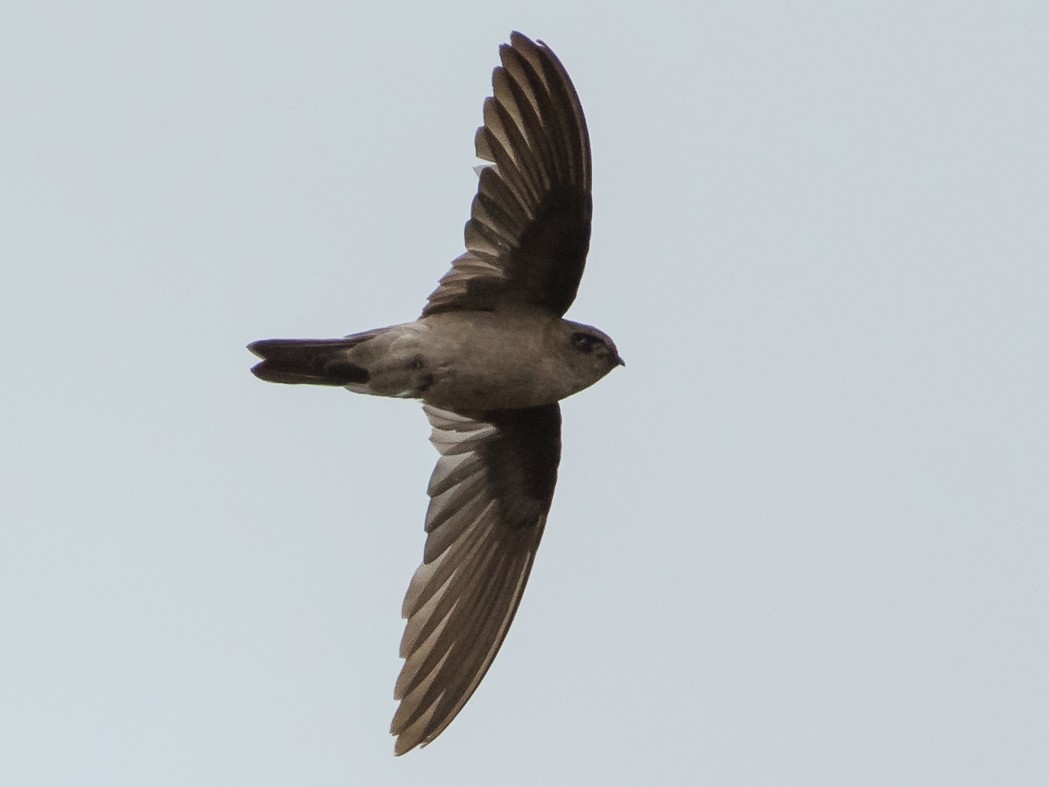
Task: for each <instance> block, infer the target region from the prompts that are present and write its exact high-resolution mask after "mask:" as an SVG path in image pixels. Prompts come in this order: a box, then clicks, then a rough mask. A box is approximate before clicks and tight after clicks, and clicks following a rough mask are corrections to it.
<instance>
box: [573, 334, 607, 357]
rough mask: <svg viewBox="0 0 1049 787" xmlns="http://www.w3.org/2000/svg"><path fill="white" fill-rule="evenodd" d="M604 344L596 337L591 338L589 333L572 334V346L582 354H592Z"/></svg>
mask: <svg viewBox="0 0 1049 787" xmlns="http://www.w3.org/2000/svg"><path fill="white" fill-rule="evenodd" d="M602 344H604V342H603V341H601V340H600V339H598V338H597V337H596V336H591V335H590V334H589V333H583V332H581V331H580V332H579V333H573V334H572V346H573V347H575V348H576V349H577V350H579V351H580V352H584V353H591V352H593V351H594V348H595V347H598V346H600V345H602Z"/></svg>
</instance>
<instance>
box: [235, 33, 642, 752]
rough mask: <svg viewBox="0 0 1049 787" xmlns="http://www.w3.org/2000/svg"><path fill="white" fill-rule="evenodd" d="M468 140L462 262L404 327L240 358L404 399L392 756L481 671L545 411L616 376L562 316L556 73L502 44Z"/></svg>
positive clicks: (563, 216)
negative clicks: (406, 431)
mask: <svg viewBox="0 0 1049 787" xmlns="http://www.w3.org/2000/svg"><path fill="white" fill-rule="evenodd" d="M499 56H500V61H501V65H499V66H497V67H496V68H495V70H494V72H493V73H492V87H493V94H492V96H490V97H489V98H487V99H486V100H485V102H484V124H483V125H482V126H481V127H480V128H479V129H478V130H477V134H476V136H475V139H474V144H475V147H476V152H477V156H478V158H480V159H483V160H484V162H486V163H485V164H484V165H483V166H481V167H479V168H478V173H479V180H478V188H477V195H476V196H475V197H474V199H473V204H472V206H471V208H470V219H469V221H467V223H466V252H465V253H464V254H462V255H461V256H459V257H457V258H456V259H455V260H453V261H452V267H451V269H450V270H449V271H448V272H447V273H446V274H445V275H444V277H443V278H442V279H441V280H440V282H439V284H438V287H437V289H436V290H434V292H433V293H432V294H431V295H430V297H429V299H428V300H427V303H426V306H425V308H423V312H422V315H421V316H420V317H419V319H418V320H416V321H415V322H409V323H403V324H400V325H393V326H390V327H386V328H377V329H375V330H371V331H365V332H363V333H356V334H353V335H351V336H347V337H345V338H342V339H301V340H300V339H266V340H262V341H257V342H254V343H253V344H251V345H249V347H248V349H250V350H251V351H252V352H253V353H255V355H257V356H258V357H260V358H261V359H262V361H261V363H258V364H257V365H256V366H255V367H254V368H252V372H253V373H254V374H255V375H256V376H257V377H259V378H260V379H262V380H267V381H270V382H277V383H307V384H311V385H329V386H339V387H342V388H347V389H349V390H350V391H354V392H356V393H365V394H372V395H375V396H397V397H403V398H409V399H421V400H422V401H423V410H424V411H425V412H426V416H427V418H428V419H429V421H430V425H431V427H432V429H433V433H432V436H431V438H430V439H431V441H432V442H433V443H434V445H435V446H436V448H437V450H438V452H439V453H440V457H439V458H438V460H437V466H436V467H435V468H434V471H433V475H432V476H431V477H430V484H429V487H428V488H427V492H428V494H429V496H430V503H429V507H428V508H427V511H426V533H427V537H426V546H425V549H424V552H423V562H422V564H421V565H420V566H419V568H418V570H417V571H416V572H415V575H414V576H413V577H412V580H411V583H410V584H409V586H408V593H407V595H406V596H405V599H404V606H403V610H402V612H403V616H404V617H405V618H406V619H407V624H406V626H405V631H404V636H403V638H402V640H401V648H400V655H401V657H402V658H403V659H404V665H403V667H402V669H401V673H400V676H399V677H398V679H397V684H396V689H395V692H394V693H395V699H397V700H399V701H400V702H399V705H398V708H397V712H396V714H395V716H394V718H393V723H392V725H391V730H390V731H391V733H392V734H394V735H395V736H397V740H396V743H395V747H394V751H395V752H396V754H403V753H405V752H407V751H409V750H411V749H413V748H415V747H416V746H425V745H426V744H428V743H430V742H431V741H433V739H434V738H436V737H437V736H438V735H440V734H441V732H442V731H443V730H444V729H445V728H446V727H447V726H448V725H449V724H450V723H451V721H452V720H453V719H454V718H455V716H456V714H458V713H459V711H460V710H462V708H463V705H465V704H466V701H467V700H468V699H469V698H470V696H471V695H472V694H473V692H474V690H475V689H476V688H477V686H478V684H479V683H480V682H481V679H482V678H483V677H484V675H485V673H486V672H487V671H488V668H489V666H491V663H492V659H494V658H495V654H496V652H497V651H498V650H499V646H500V645H501V644H502V642H503V639H504V638H505V636H506V632H507V629H508V628H509V626H510V623H511V621H512V620H513V617H514V613H515V612H516V611H517V607H518V604H519V603H520V601H521V594H522V592H523V590H524V586H525V582H526V581H527V579H528V573H529V571H530V570H531V567H532V561H533V560H534V559H535V553H536V549H537V547H538V546H539V539H540V537H541V536H542V533H543V528H544V526H545V525H546V518H547V513H548V512H549V510H550V502H551V500H552V498H553V493H554V484H555V483H556V481H557V466H558V463H559V461H560V456H561V410H560V407H559V405H558V402H559V401H560V400H561V399H564V398H565V397H567V396H571V395H572V394H574V393H577V392H578V391H581V390H583V389H584V388H587V387H589V386H591V385H593V384H594V383H596V382H597V381H598V380H600V379H601V378H602V377H604V376H605V375H606V374H608V373H609V372H610V371H611V370H612V369H614V368H615V367H616V366H620V365H623V360H622V359H621V358H620V357H619V352H618V351H617V350H616V346H615V344H614V343H613V342H612V340H611V339H610V338H609V337H608V336H606V335H605V334H604V333H602V332H601V331H599V330H597V329H596V328H593V327H591V326H589V325H583V324H581V323H577V322H572V321H570V320H565V319H563V315H564V313H565V312H566V311H567V310H568V307H569V306H570V305H571V304H572V301H573V300H574V299H575V295H576V290H577V288H578V287H579V279H580V277H581V276H582V274H583V266H584V264H585V261H586V253H587V250H588V248H589V245H590V216H591V194H590V192H591V175H590V167H591V164H590V140H589V136H588V134H587V129H586V121H585V119H584V117H583V109H582V107H581V106H580V103H579V97H578V96H577V95H576V91H575V88H574V87H573V85H572V82H571V80H570V79H569V78H568V74H567V72H566V71H565V68H564V66H563V65H561V61H560V60H558V58H557V57H556V56H555V55H554V53H553V52H552V51H551V50H550V49H549V47H547V46H546V44H544V43H543V42H542V41H532V40H530V39H529V38H527V37H525V36H523V35H521V34H520V33H516V32H515V33H512V34H511V36H510V43H509V44H503V45H502V46H501V47H500V48H499Z"/></svg>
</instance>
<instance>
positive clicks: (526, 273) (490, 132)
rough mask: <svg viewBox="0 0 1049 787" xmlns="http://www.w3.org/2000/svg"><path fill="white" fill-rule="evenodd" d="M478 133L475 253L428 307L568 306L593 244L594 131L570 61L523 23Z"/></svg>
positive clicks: (558, 310)
mask: <svg viewBox="0 0 1049 787" xmlns="http://www.w3.org/2000/svg"><path fill="white" fill-rule="evenodd" d="M499 55H500V59H501V60H502V65H501V66H498V67H496V69H495V71H494V72H493V73H492V87H493V95H492V96H491V97H489V98H487V99H485V102H484V125H483V126H481V127H480V128H479V129H477V136H476V138H475V140H474V142H475V146H476V149H477V156H478V158H482V159H484V160H485V161H489V162H491V164H489V165H486V166H484V167H482V168H480V181H479V183H478V188H477V196H476V197H474V201H473V205H472V206H471V210H470V220H469V221H468V222H467V223H466V249H467V251H466V253H465V254H463V255H462V256H460V257H458V258H456V259H455V260H454V261H453V262H452V268H451V270H450V271H448V273H446V274H445V275H444V278H442V279H441V282H440V284H439V285H438V287H437V289H436V290H434V292H433V293H432V294H431V295H430V298H429V301H428V303H427V305H426V308H425V309H424V310H423V316H426V315H429V314H436V313H438V312H445V311H461V310H491V309H493V308H495V306H497V305H499V304H501V303H507V302H514V303H527V304H531V305H533V306H538V307H540V308H544V309H549V310H550V311H551V312H553V313H554V314H556V315H557V316H561V315H563V314H564V313H565V312H566V311H567V310H568V307H569V306H570V305H571V303H572V301H573V300H574V299H575V294H576V290H577V289H578V287H579V279H580V277H581V276H582V275H583V265H584V263H585V262H586V252H587V249H588V248H589V246H590V214H591V199H590V181H591V179H590V139H589V136H588V135H587V130H586V120H585V119H584V117H583V109H582V107H581V106H580V104H579V97H578V96H577V95H576V92H575V88H574V87H573V86H572V82H571V80H570V79H569V78H568V73H567V72H566V71H565V68H564V66H563V65H561V61H560V60H558V59H557V57H556V56H555V55H554V53H553V52H551V51H550V49H549V48H547V46H546V45H545V44H544V43H543V42H542V41H540V42H538V43H536V42H533V41H531V40H530V39H528V38H526V37H525V36H523V35H521V34H520V33H513V34H512V35H511V36H510V43H509V44H508V45H507V44H503V45H502V46H501V47H500V48H499Z"/></svg>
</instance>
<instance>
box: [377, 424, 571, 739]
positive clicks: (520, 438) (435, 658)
mask: <svg viewBox="0 0 1049 787" xmlns="http://www.w3.org/2000/svg"><path fill="white" fill-rule="evenodd" d="M424 409H425V410H426V415H427V417H428V418H429V419H430V424H431V425H432V426H433V436H432V437H431V440H432V441H433V443H434V445H436V447H437V450H438V451H440V453H441V457H440V459H438V461H437V467H436V468H434V471H433V476H432V477H431V478H430V486H429V489H428V492H429V495H430V497H431V500H430V507H429V509H428V510H427V512H426V531H427V533H428V536H427V539H426V549H425V552H424V557H423V563H422V565H421V566H419V568H418V570H417V571H416V572H415V576H414V577H412V581H411V584H410V585H409V587H408V594H407V595H406V596H405V599H404V609H403V614H404V617H405V618H407V620H408V622H407V625H406V626H405V631H404V638H403V639H402V640H401V657H402V658H403V659H404V660H405V661H404V666H403V668H402V669H401V674H400V676H399V677H398V679H397V688H396V691H395V697H396V698H397V699H399V700H400V706H399V707H398V709H397V713H396V715H395V716H394V718H393V723H392V725H391V728H390V731H391V732H392V733H393V734H394V735H396V736H397V743H396V746H395V751H396V753H397V754H403V753H404V752H406V751H408V750H409V749H412V748H414V747H416V746H418V745H420V744H422V745H425V744H427V743H429V742H430V741H432V740H433V739H434V738H436V737H437V736H438V735H439V734H440V733H441V731H442V730H444V728H445V727H447V726H448V725H449V724H450V723H451V721H452V719H454V718H455V716H456V714H457V713H458V712H459V711H460V710H462V707H463V705H465V704H466V701H467V700H468V699H469V698H470V695H471V694H473V692H474V689H476V688H477V685H478V684H479V683H480V682H481V678H483V677H484V674H485V672H487V671H488V667H489V666H490V665H491V663H492V659H494V658H495V654H496V653H497V652H498V650H499V646H500V645H501V644H502V642H503V638H504V637H505V636H506V632H507V629H509V627H510V622H511V621H512V620H513V618H514V613H515V612H516V611H517V605H518V603H519V602H520V600H521V593H522V592H523V591H524V586H525V582H526V581H527V579H528V572H529V571H530V569H531V567H532V560H533V559H534V558H535V552H536V549H537V547H538V546H539V539H540V537H541V536H542V534H543V527H544V525H545V524H546V515H547V512H548V511H549V510H550V501H551V499H552V498H553V494H554V484H555V483H556V481H557V465H558V462H559V460H560V456H561V410H560V408H559V407H558V405H556V404H548V405H542V406H540V407H533V408H528V409H523V410H499V411H493V412H488V413H485V414H484V415H483V416H480V417H477V418H474V417H470V416H466V415H460V414H458V413H454V412H451V411H448V410H440V409H438V408H436V407H432V406H430V405H425V406H424Z"/></svg>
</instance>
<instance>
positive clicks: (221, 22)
mask: <svg viewBox="0 0 1049 787" xmlns="http://www.w3.org/2000/svg"><path fill="white" fill-rule="evenodd" d="M530 9H531V10H529V11H528V12H522V10H521V4H519V3H512V4H511V3H500V2H485V3H456V4H433V7H431V8H428V9H425V10H417V9H415V8H413V7H411V6H408V5H405V4H400V3H393V4H391V3H383V4H379V3H376V4H371V5H361V4H356V3H352V2H338V3H336V2H330V3H305V4H302V3H299V4H290V3H287V4H285V3H273V2H264V3H258V2H254V3H248V2H227V1H225V0H210V1H209V2H196V1H192V2H182V3H178V4H174V3H170V4H156V3H153V4H144V3H132V2H98V3H81V4H74V3H59V2H17V1H16V2H9V3H7V4H6V5H5V8H4V22H3V26H2V27H0V107H2V110H0V111H2V114H0V263H2V265H3V271H4V274H3V276H2V284H0V335H2V336H3V337H4V341H5V346H4V351H3V364H2V368H3V374H4V385H3V388H2V393H0V404H2V413H3V418H2V420H0V485H2V488H3V492H2V494H0V676H2V677H0V781H3V782H4V783H5V784H12V785H33V786H35V785H46V786H47V787H54V786H56V785H76V787H84V786H86V785H106V786H107V787H112V786H113V785H133V786H135V787H138V786H139V785H188V784H192V785H216V786H219V785H221V786H222V787H226V786H227V785H234V784H245V785H247V784H250V785H253V787H259V786H264V785H289V784H308V785H349V784H382V785H398V784H419V783H425V784H429V785H453V784H455V785H458V784H481V783H490V784H496V783H498V784H505V785H535V784H542V783H547V784H555V783H556V784H598V783H603V784H612V783H642V782H647V783H657V784H684V783H695V784H712V785H741V786H743V785H746V786H747V787H753V786H754V785H777V786H778V785H793V784H796V785H806V786H809V785H835V786H838V785H844V784H847V785H887V784H894V785H940V784H943V785H952V786H955V785H987V784H1010V785H1019V784H1031V785H1035V784H1045V783H1047V782H1049V746H1047V745H1046V744H1047V741H1049V666H1047V665H1049V659H1046V653H1047V651H1049V631H1047V620H1049V578H1047V571H1046V568H1045V563H1046V556H1047V553H1049V531H1047V523H1049V484H1047V480H1049V416H1047V407H1046V402H1047V401H1049V362H1047V355H1049V353H1047V351H1046V343H1047V342H1046V338H1047V337H1049V311H1047V304H1049V264H1047V263H1049V221H1047V215H1049V144H1047V142H1046V139H1049V137H1047V134H1046V129H1047V128H1049V91H1047V90H1046V75H1047V74H1049V50H1047V48H1046V44H1045V42H1046V40H1047V37H1049V10H1046V8H1044V7H1042V6H1039V5H1038V4H1036V3H1030V2H1024V3H1009V2H1006V3H982V4H980V3H968V4H958V3H947V2H941V3H931V2H917V3H913V2H912V3H878V4H859V3H840V2H834V3H831V2H826V3H796V4H789V5H784V4H778V3H737V2H710V3H707V2H704V3H690V4H686V3H680V4H669V3H662V4H661V3H643V4H635V5H633V6H627V5H625V4H624V5H623V6H622V7H617V6H615V5H608V4H603V5H601V6H597V5H589V6H588V5H583V4H572V5H570V6H569V4H566V3H564V2H557V3H552V2H551V3H532V4H530ZM515 28H516V29H520V30H521V31H522V32H524V33H526V34H527V35H530V36H533V37H537V38H542V39H544V40H545V41H547V43H549V44H550V45H551V46H552V47H553V49H554V51H556V52H557V54H558V55H559V56H560V57H561V59H562V60H563V61H564V63H565V65H566V66H567V68H568V71H569V73H570V74H571V75H572V77H573V79H574V81H575V83H576V86H577V88H578V90H579V93H580V96H581V98H582V102H583V106H584V108H585V110H586V113H587V117H588V121H589V125H590V131H591V136H592V141H593V153H594V202H595V213H594V233H593V243H592V246H591V254H590V259H589V265H588V268H587V272H586V274H585V276H584V278H583V282H582V286H581V288H580V294H579V298H578V300H577V301H576V304H575V306H574V307H573V308H572V310H571V311H570V312H569V315H568V316H569V317H570V318H573V319H576V320H580V321H583V322H587V323H592V324H595V325H598V326H600V327H601V328H603V329H604V330H606V331H608V332H609V333H610V334H611V335H612V336H613V337H614V338H615V340H616V343H617V344H618V346H619V348H620V351H621V352H622V354H623V356H624V358H626V360H627V363H628V364H629V365H628V366H627V368H626V369H624V370H619V371H617V372H616V373H615V374H613V375H611V376H609V377H608V378H607V379H606V380H604V381H602V383H601V384H600V385H598V386H595V387H594V388H593V389H590V390H588V391H586V392H584V393H582V394H580V395H579V396H577V397H575V398H573V399H570V400H568V401H567V402H566V403H565V405H564V420H565V427H564V438H565V447H564V459H563V463H562V466H561V474H560V481H559V486H558V491H557V494H556V496H555V499H554V505H553V509H552V512H551V516H550V522H549V526H548V528H547V532H546V536H545V538H544V542H543V546H542V548H541V549H540V552H539V556H538V559H537V563H536V567H535V570H534V572H533V574H532V579H531V581H530V585H529V588H528V592H527V593H526V594H525V599H524V603H523V605H522V608H521V611H520V614H519V615H518V617H517V620H516V622H515V623H514V627H513V630H512V631H511V633H510V635H509V638H508V639H507V642H506V645H505V647H504V649H503V651H502V653H501V654H500V656H499V658H498V659H497V660H496V662H495V665H494V666H493V668H492V670H491V672H490V673H489V675H488V677H487V678H486V680H485V681H484V683H483V684H482V686H481V688H480V689H479V690H478V692H477V694H476V695H475V696H474V697H473V699H472V700H471V702H470V703H469V705H468V706H467V707H466V709H465V710H464V711H463V713H462V714H461V715H460V716H459V718H458V719H457V720H456V721H455V722H454V723H453V725H452V726H451V727H450V728H449V729H448V730H447V731H446V732H445V733H444V735H442V736H441V738H440V739H439V740H438V741H437V742H435V743H434V744H433V745H432V746H430V747H428V748H427V749H424V750H422V751H417V752H413V753H411V754H409V755H407V756H406V757H403V758H401V759H395V758H394V757H393V755H392V746H393V740H392V738H390V737H389V736H388V735H387V732H386V730H387V726H388V724H389V721H390V718H391V717H392V714H393V711H394V703H393V700H392V690H393V682H394V678H395V676H396V674H397V671H398V669H399V665H400V662H399V660H398V659H397V645H398V642H399V639H400V634H401V625H402V624H401V621H400V617H399V610H400V602H401V598H402V596H403V593H404V590H405V587H406V586H407V582H408V579H409V578H410V576H411V573H412V571H413V570H414V568H415V566H416V564H417V562H418V560H419V558H420V555H421V550H422V544H423V533H422V517H423V513H424V511H425V505H426V496H425V486H426V481H427V479H428V477H429V473H430V470H431V469H432V466H433V463H434V461H435V459H436V453H435V452H434V451H433V449H432V448H431V446H429V444H428V443H427V440H426V438H427V436H428V433H429V429H428V426H427V424H426V419H425V418H424V416H423V414H422V412H421V410H420V408H419V407H418V405H416V404H414V403H406V402H402V401H385V400H379V399H370V398H365V397H359V396H353V395H351V394H349V393H346V392H343V391H339V390H328V389H309V388H302V387H298V388H292V387H281V386H273V385H265V384H263V383H261V382H259V381H258V380H256V379H254V378H253V377H252V376H251V375H250V374H249V373H248V369H249V367H250V366H251V363H252V358H251V356H250V355H249V354H248V352H247V351H246V350H245V349H244V345H245V344H247V343H248V342H249V341H251V340H253V339H259V338H266V337H272V336H334V335H340V334H344V333H350V332H353V331H360V330H364V329H368V328H372V327H376V326H379V325H384V324H389V323H393V322H398V321H402V320H407V319H413V318H414V317H415V316H416V315H417V314H418V312H419V310H420V308H421V306H422V304H423V302H424V299H425V297H426V295H427V294H428V293H429V292H430V291H431V290H432V289H433V287H434V285H435V283H436V281H437V279H438V277H439V276H440V275H441V274H442V273H443V272H444V271H445V270H446V269H447V266H448V263H449V262H450V260H451V259H452V258H453V257H455V256H456V255H458V254H459V253H460V251H461V249H462V226H463V223H464V221H465V219H466V216H467V211H468V208H469V203H470V199H471V197H472V195H473V190H474V184H475V176H474V174H473V171H472V169H471V168H472V166H473V165H474V164H475V163H476V161H475V159H474V157H473V142H472V139H473V131H474V129H475V128H476V126H477V125H478V123H479V122H480V119H481V102H482V100H483V98H484V97H485V96H486V95H487V94H488V91H489V79H490V73H491V69H492V67H493V66H494V65H495V64H496V62H497V47H498V45H499V44H500V43H502V42H503V41H505V40H506V39H507V37H508V35H509V32H510V30H511V29H515Z"/></svg>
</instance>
